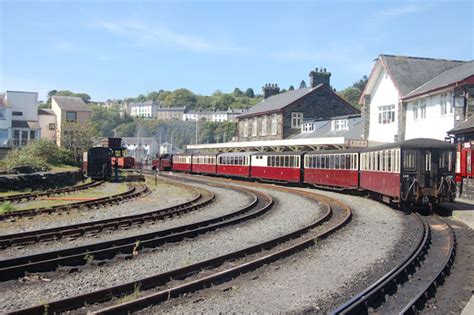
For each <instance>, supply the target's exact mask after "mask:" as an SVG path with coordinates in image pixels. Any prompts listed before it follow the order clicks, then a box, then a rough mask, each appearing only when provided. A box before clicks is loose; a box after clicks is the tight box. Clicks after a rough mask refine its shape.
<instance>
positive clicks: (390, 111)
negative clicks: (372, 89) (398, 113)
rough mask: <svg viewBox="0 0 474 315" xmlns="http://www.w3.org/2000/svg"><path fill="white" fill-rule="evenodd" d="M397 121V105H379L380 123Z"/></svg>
mask: <svg viewBox="0 0 474 315" xmlns="http://www.w3.org/2000/svg"><path fill="white" fill-rule="evenodd" d="M393 122H395V105H387V106H379V124H391V123H393Z"/></svg>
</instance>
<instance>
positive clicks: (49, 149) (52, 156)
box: [2, 140, 76, 171]
mask: <svg viewBox="0 0 474 315" xmlns="http://www.w3.org/2000/svg"><path fill="white" fill-rule="evenodd" d="M2 164H3V165H4V167H5V168H6V169H8V170H13V169H14V168H16V167H22V166H29V167H31V168H32V169H34V170H35V171H47V170H49V169H51V167H50V166H51V165H53V166H57V165H76V161H75V160H74V156H73V154H72V152H70V151H68V150H66V149H63V148H59V147H58V146H56V144H55V143H53V142H50V141H45V140H38V141H35V142H32V143H30V144H29V145H27V146H26V147H24V148H22V149H15V150H13V151H10V152H9V153H8V154H7V156H6V157H5V160H4V161H3V163H2Z"/></svg>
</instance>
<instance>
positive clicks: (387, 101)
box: [369, 70, 399, 142]
mask: <svg viewBox="0 0 474 315" xmlns="http://www.w3.org/2000/svg"><path fill="white" fill-rule="evenodd" d="M398 102H399V95H398V91H397V89H396V87H395V85H394V84H393V82H392V80H391V79H390V77H389V76H388V75H387V73H386V72H385V70H382V71H381V72H380V75H379V78H378V80H377V83H376V85H375V88H374V92H373V93H372V95H371V101H370V129H369V140H370V141H378V142H394V136H395V135H397V134H398ZM387 105H395V121H394V122H392V123H389V124H380V123H379V107H381V106H387Z"/></svg>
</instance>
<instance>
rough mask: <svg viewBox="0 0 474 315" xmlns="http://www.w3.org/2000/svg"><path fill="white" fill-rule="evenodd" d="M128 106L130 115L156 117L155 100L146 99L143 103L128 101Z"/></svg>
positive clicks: (156, 105) (156, 106)
mask: <svg viewBox="0 0 474 315" xmlns="http://www.w3.org/2000/svg"><path fill="white" fill-rule="evenodd" d="M128 107H129V112H130V116H132V117H144V118H156V115H157V111H158V107H159V105H158V103H157V102H155V101H146V102H143V103H130V104H128Z"/></svg>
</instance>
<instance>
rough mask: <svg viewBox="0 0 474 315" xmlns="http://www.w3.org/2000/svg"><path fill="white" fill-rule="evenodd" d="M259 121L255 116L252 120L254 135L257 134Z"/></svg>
mask: <svg viewBox="0 0 474 315" xmlns="http://www.w3.org/2000/svg"><path fill="white" fill-rule="evenodd" d="M257 123H258V120H257V117H255V118H254V120H253V122H252V137H256V136H257Z"/></svg>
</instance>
